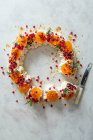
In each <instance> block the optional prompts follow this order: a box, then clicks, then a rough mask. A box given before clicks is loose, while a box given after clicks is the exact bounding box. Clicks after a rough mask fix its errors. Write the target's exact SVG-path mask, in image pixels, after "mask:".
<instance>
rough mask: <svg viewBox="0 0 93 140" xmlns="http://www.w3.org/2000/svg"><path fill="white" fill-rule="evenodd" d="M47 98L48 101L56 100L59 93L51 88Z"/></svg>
mask: <svg viewBox="0 0 93 140" xmlns="http://www.w3.org/2000/svg"><path fill="white" fill-rule="evenodd" d="M47 100H48V101H56V100H58V93H57V92H56V91H55V90H50V91H48V92H47Z"/></svg>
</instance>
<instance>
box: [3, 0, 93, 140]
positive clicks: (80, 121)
mask: <svg viewBox="0 0 93 140" xmlns="http://www.w3.org/2000/svg"><path fill="white" fill-rule="evenodd" d="M22 24H23V25H25V24H29V25H34V24H49V25H51V26H53V27H54V26H56V25H60V26H62V27H63V29H64V28H66V29H67V31H68V32H69V31H71V30H72V31H74V32H75V33H77V34H78V36H79V37H78V45H79V48H80V50H81V53H80V57H81V56H83V59H82V57H81V61H82V63H83V64H84V68H83V71H84V69H85V67H86V65H87V64H88V63H89V62H90V61H91V62H93V45H92V44H93V39H92V37H93V31H92V29H93V1H92V0H82V1H81V0H28V1H27V0H20V1H19V0H6V1H5V0H0V66H4V67H6V65H7V56H6V54H5V53H4V51H3V48H4V47H5V44H6V43H7V42H11V40H13V39H14V37H15V35H16V33H17V31H18V30H17V29H16V28H15V26H16V25H22ZM82 35H83V37H82ZM14 88H15V89H16V87H15V86H14V87H12V86H11V85H10V79H9V78H8V77H7V75H6V76H3V75H2V74H1V71H0V140H62V139H64V140H93V69H92V71H91V73H90V76H89V78H88V81H87V85H86V89H85V92H84V96H83V99H82V102H81V104H80V105H79V106H72V107H68V106H67V107H64V106H63V107H62V105H61V104H60V103H57V104H56V105H55V106H54V107H53V108H50V107H49V106H47V107H46V109H45V110H43V109H42V108H41V107H36V106H35V107H29V106H25V105H24V102H25V101H24V99H23V97H22V96H21V95H20V94H19V92H18V91H17V92H16V94H15V95H13V94H12V93H11V91H12V90H13V89H14ZM16 99H18V100H19V103H18V104H17V103H16V102H15V100H16Z"/></svg>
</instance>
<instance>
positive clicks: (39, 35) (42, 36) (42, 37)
mask: <svg viewBox="0 0 93 140" xmlns="http://www.w3.org/2000/svg"><path fill="white" fill-rule="evenodd" d="M35 40H36V42H38V43H43V42H44V41H45V40H46V35H45V34H44V33H43V32H37V33H36V35H35Z"/></svg>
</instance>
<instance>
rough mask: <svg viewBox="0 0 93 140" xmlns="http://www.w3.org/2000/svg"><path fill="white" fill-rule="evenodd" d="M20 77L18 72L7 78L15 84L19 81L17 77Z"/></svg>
mask: <svg viewBox="0 0 93 140" xmlns="http://www.w3.org/2000/svg"><path fill="white" fill-rule="evenodd" d="M20 76H21V74H20V73H19V72H12V73H10V74H9V77H10V78H11V79H12V80H13V81H14V82H15V83H17V82H18V81H19V77H20Z"/></svg>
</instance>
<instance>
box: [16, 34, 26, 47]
mask: <svg viewBox="0 0 93 140" xmlns="http://www.w3.org/2000/svg"><path fill="white" fill-rule="evenodd" d="M16 41H17V43H18V44H19V45H22V46H26V44H27V37H26V36H23V35H19V37H17V39H16Z"/></svg>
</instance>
